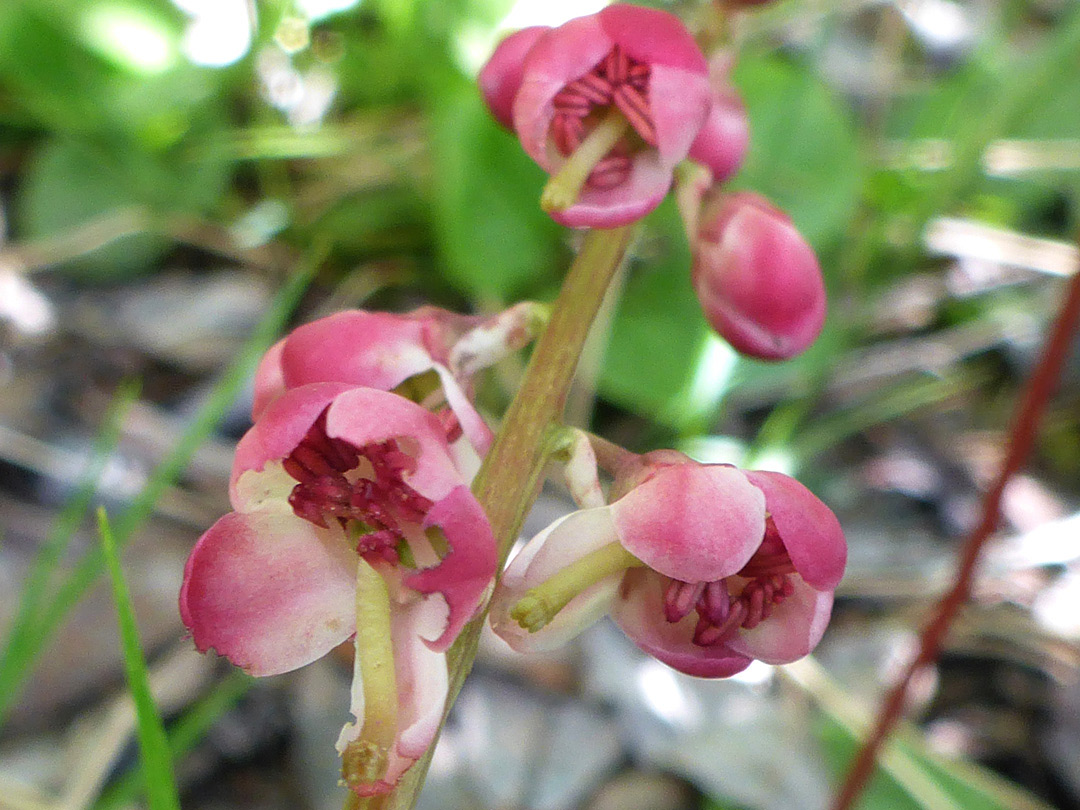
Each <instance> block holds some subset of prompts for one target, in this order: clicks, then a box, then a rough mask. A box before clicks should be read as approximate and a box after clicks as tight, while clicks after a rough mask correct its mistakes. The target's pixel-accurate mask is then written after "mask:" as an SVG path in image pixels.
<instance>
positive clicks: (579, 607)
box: [490, 507, 622, 652]
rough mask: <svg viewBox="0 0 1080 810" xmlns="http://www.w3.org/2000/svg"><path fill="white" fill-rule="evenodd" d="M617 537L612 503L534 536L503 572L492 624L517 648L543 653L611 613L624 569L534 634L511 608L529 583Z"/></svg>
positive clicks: (575, 515)
mask: <svg viewBox="0 0 1080 810" xmlns="http://www.w3.org/2000/svg"><path fill="white" fill-rule="evenodd" d="M617 541H618V536H617V535H616V533H615V525H614V524H613V523H612V520H611V509H610V507H602V508H599V509H583V510H581V511H578V512H572V513H571V514H569V515H566V516H565V517H563V518H560V519H559V520H556V521H555V522H554V523H552V524H551V525H550V526H548V527H547V528H546V529H544V530H543V531H542V532H540V533H539V534H537V535H536V536H535V537H534V538H533V539H532V540H530V541H529V542H528V543H527V544H526V545H525V548H523V549H522V550H521V551H520V552H519V553H518V555H517V556H516V557H514V559H512V560H511V561H510V565H509V566H508V567H507V569H506V570H505V571H504V572H503V575H502V578H501V579H500V580H499V583H498V585H497V586H496V587H495V594H494V596H492V598H491V614H490V616H491V629H492V630H494V631H495V632H496V633H497V634H498V635H499V636H500V637H501V638H502V639H503V640H504V641H505V642H506V643H507V644H509V645H510V646H511V647H512V648H514V649H515V650H517V651H518V652H545V651H547V650H553V649H555V648H556V647H560V646H562V645H563V644H565V643H566V642H567V641H569V640H570V639H572V638H573V637H574V636H576V635H577V634H578V633H580V632H581V631H582V630H584V629H585V628H586V627H588V626H589V625H591V624H592V623H593V622H595V621H596V620H597V619H599V618H600V617H601V616H603V615H604V613H605V612H607V609H608V607H609V606H610V604H611V601H612V599H614V598H615V592H616V590H617V589H618V587H619V581H620V580H621V578H622V574H615V575H612V576H610V577H608V578H606V579H604V580H602V581H600V582H598V583H597V584H595V585H593V586H592V587H590V588H587V589H586V590H584V591H582V592H581V593H580V594H578V595H577V596H575V597H574V598H573V599H571V600H570V602H568V603H567V605H566V606H565V607H564V608H563V609H562V610H560V611H559V612H558V614H556V615H555V617H554V618H553V619H552V620H551V621H550V622H548V623H547V624H546V625H545V626H544V627H542V628H541V629H540V630H537V631H536V632H535V633H530V632H529V631H528V630H526V629H524V628H523V627H521V626H520V625H519V624H518V623H517V622H516V621H514V619H512V618H511V617H510V611H511V610H512V609H513V607H514V605H516V604H517V603H518V601H520V600H521V598H522V597H523V596H524V595H525V594H526V592H527V591H528V590H529V589H530V588H534V587H536V586H537V585H540V584H541V583H543V582H545V581H546V580H548V579H550V578H551V577H553V576H554V575H555V574H557V573H558V572H559V571H560V570H561V569H563V568H565V567H567V566H568V565H571V564H572V563H575V562H577V561H578V560H580V559H581V558H582V557H584V556H586V555H587V554H590V553H591V552H593V551H596V550H597V549H598V548H601V547H602V546H605V545H607V544H609V543H614V542H617Z"/></svg>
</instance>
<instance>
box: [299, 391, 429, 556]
mask: <svg viewBox="0 0 1080 810" xmlns="http://www.w3.org/2000/svg"><path fill="white" fill-rule="evenodd" d="M362 459H363V460H366V462H367V464H368V465H370V473H366V472H359V470H360V468H361V460H362ZM282 467H283V468H284V470H285V472H287V473H288V474H289V475H290V476H291V477H292V478H294V479H296V481H297V484H296V486H294V487H293V488H292V491H291V492H290V493H289V505H290V506H292V509H293V512H294V513H295V514H296V515H297V516H298V517H301V518H303V519H304V520H307V521H310V522H311V523H314V524H315V525H316V526H320V527H322V528H324V529H325V528H328V527H329V525H330V520H331V519H333V520H336V521H337V522H338V523H339V524H340V525H341V526H343V527H346V526H348V525H349V524H350V523H354V524H357V525H360V526H362V527H363V528H365V529H366V530H368V533H367V534H362V535H360V539H359V541H358V547H357V549H358V551H359V552H360V553H361V554H378V555H379V556H381V557H384V558H386V559H390V558H391V557H392V558H393V559H394V560H396V559H397V552H396V550H395V549H396V545H397V543H398V541H399V540H401V539H402V538H403V537H404V534H403V532H402V529H401V524H402V523H407V522H411V523H419V522H422V521H423V519H424V516H425V515H426V514H427V511H428V510H429V509H430V508H431V506H432V501H431V500H430V499H428V498H426V497H424V496H423V495H421V494H420V493H419V492H417V491H416V490H415V489H413V488H412V487H411V486H409V484H407V483H406V482H405V476H407V475H411V474H413V473H414V472H416V468H417V461H416V459H415V458H414V457H413V456H411V455H409V454H408V453H406V452H405V451H403V450H402V449H401V446H400V444H399V443H398V441H397V440H396V439H388V440H387V441H383V442H374V443H372V444H369V445H365V446H364V447H353V446H352V445H351V444H349V443H348V442H346V441H343V440H341V439H334V438H331V437H330V436H328V435H327V434H326V414H325V413H323V414H322V415H321V416H320V417H319V418H318V419H317V420H316V422H315V424H313V425H312V426H311V429H310V430H309V431H308V433H307V435H306V436H305V437H304V439H303V440H302V441H301V442H300V443H299V444H298V445H297V446H296V448H295V449H294V450H293V452H292V453H290V454H289V455H288V456H287V457H286V458H285V459H284V460H283V461H282ZM347 473H353V474H352V475H346V474H347ZM368 475H370V477H366V476H368Z"/></svg>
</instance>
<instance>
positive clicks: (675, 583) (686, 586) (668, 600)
mask: <svg viewBox="0 0 1080 810" xmlns="http://www.w3.org/2000/svg"><path fill="white" fill-rule="evenodd" d="M704 591H705V583H704V582H680V581H679V580H677V579H673V580H671V582H670V583H668V586H667V589H666V590H665V591H664V617H665V618H666V619H667V620H668V621H669V622H677V621H679V620H680V619H682V618H683V617H684V616H686V615H688V614H689V613H690V611H691V610H693V609H694V605H696V604H697V601H698V599H700V598H701V595H702V593H704Z"/></svg>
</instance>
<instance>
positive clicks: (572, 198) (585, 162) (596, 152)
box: [540, 105, 630, 213]
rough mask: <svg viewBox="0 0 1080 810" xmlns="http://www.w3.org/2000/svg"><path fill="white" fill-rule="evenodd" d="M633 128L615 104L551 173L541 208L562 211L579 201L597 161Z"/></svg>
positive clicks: (549, 211)
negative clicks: (557, 169)
mask: <svg viewBox="0 0 1080 810" xmlns="http://www.w3.org/2000/svg"><path fill="white" fill-rule="evenodd" d="M629 128H630V122H629V121H627V120H626V117H625V116H624V115H623V114H622V113H621V112H619V108H618V107H616V106H615V105H612V107H611V110H610V112H608V114H607V115H605V116H604V117H603V118H602V119H601V120H600V123H599V124H597V125H596V126H595V127H593V130H592V132H590V133H589V134H588V135H587V136H586V137H585V140H583V141H582V142H581V144H580V145H579V146H578V148H577V149H575V150H574V152H573V154H572V155H570V157H568V158H567V159H566V162H565V163H564V164H563V165H562V168H560V169H559V171H558V172H557V173H555V174H553V175H552V176H551V179H550V180H548V182H547V185H546V186H544V191H543V192H542V193H541V195H540V207H541V208H543V209H544V210H545V211H547V212H548V213H551V212H552V211H562V210H564V209H566V208H569V207H570V206H571V205H573V204H574V203H575V202H577V198H578V195H579V194H581V189H582V188H583V187H584V185H585V181H586V180H588V179H589V175H590V174H592V170H593V169H594V168H595V167H596V164H597V163H599V162H600V161H601V160H603V159H604V156H605V155H606V154H607V153H608V152H610V151H611V148H612V147H613V146H614V145H615V144H617V143H618V142H619V139H620V138H621V137H622V136H623V135H624V134H626V131H627V130H628V129H629Z"/></svg>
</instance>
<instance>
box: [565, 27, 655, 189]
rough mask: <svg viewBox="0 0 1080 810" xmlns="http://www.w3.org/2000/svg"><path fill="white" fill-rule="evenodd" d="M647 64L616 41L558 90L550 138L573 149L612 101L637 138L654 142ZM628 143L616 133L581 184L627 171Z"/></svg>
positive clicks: (600, 182)
mask: <svg viewBox="0 0 1080 810" xmlns="http://www.w3.org/2000/svg"><path fill="white" fill-rule="evenodd" d="M649 73H650V68H649V66H648V65H646V64H644V63H642V62H638V61H636V60H634V59H631V58H630V57H629V56H627V55H626V53H625V52H624V51H623V50H622V49H621V48H619V47H618V46H617V45H616V46H615V47H614V48H612V49H611V52H610V53H608V55H607V56H605V57H604V58H603V59H601V60H600V61H599V62H598V63H597V65H596V67H594V68H593V69H592V70H591V71H589V72H588V73H587V74H585V75H584V76H582V77H581V78H579V79H575V80H574V81H572V82H570V84H568V85H566V87H564V88H563V89H562V90H560V91H559V92H558V93H557V94H556V95H555V98H554V99H553V100H552V103H553V104H554V107H555V115H554V117H553V118H552V121H551V130H550V132H551V139H552V141H553V142H554V144H555V147H556V148H557V149H558V150H559V152H560V153H561V154H563V155H570V154H572V153H573V152H575V151H576V150H577V149H578V147H579V146H581V144H582V142H583V141H584V140H585V139H586V137H587V136H588V134H589V132H590V130H591V129H592V128H593V127H595V126H596V124H597V121H598V120H599V119H600V117H601V115H600V114H601V113H602V111H603V110H604V109H605V108H611V107H615V108H616V109H617V110H618V111H619V112H621V113H622V115H623V116H624V117H625V119H626V120H627V121H628V122H629V123H630V125H631V126H632V127H633V128H634V131H635V132H637V134H638V135H639V136H641V139H642V140H643V141H645V143H647V144H649V145H650V146H656V127H655V125H654V124H653V119H652V113H651V111H650V109H649ZM632 151H633V150H632V147H631V145H630V144H629V143H627V141H626V139H624V138H620V139H619V140H618V141H617V142H616V143H615V144H614V145H613V146H612V147H611V148H610V149H609V150H607V151H606V155H604V156H603V157H602V158H601V159H600V160H598V161H597V162H596V163H595V164H594V166H593V167H592V171H591V172H590V173H589V176H588V179H587V180H586V185H588V186H590V187H592V188H597V189H605V188H612V187H613V186H617V185H619V184H620V183H622V182H623V181H624V180H626V178H627V176H628V175H629V174H630V164H631V158H632Z"/></svg>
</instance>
